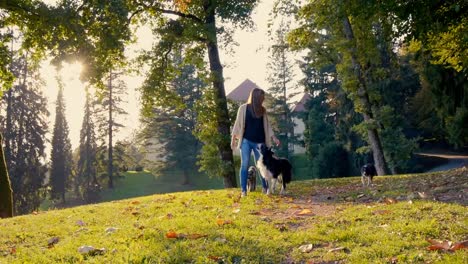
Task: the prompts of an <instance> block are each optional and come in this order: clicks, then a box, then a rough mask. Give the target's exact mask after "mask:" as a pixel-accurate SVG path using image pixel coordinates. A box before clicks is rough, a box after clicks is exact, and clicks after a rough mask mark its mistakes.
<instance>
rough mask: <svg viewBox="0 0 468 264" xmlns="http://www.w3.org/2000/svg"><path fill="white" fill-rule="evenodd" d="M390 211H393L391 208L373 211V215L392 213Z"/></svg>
mask: <svg viewBox="0 0 468 264" xmlns="http://www.w3.org/2000/svg"><path fill="white" fill-rule="evenodd" d="M390 213H391V211H390V210H376V211H373V212H372V214H373V215H385V214H390Z"/></svg>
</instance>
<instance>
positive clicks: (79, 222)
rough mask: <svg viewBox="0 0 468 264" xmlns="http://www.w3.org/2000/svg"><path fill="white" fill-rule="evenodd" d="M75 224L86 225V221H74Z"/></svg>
mask: <svg viewBox="0 0 468 264" xmlns="http://www.w3.org/2000/svg"><path fill="white" fill-rule="evenodd" d="M76 224H77V225H79V226H85V225H86V223H85V222H83V220H78V221H76Z"/></svg>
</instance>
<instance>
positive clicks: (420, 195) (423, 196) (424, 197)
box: [418, 192, 428, 199]
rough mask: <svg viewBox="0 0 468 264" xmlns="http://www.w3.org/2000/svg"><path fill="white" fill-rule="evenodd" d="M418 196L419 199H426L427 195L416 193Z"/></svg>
mask: <svg viewBox="0 0 468 264" xmlns="http://www.w3.org/2000/svg"><path fill="white" fill-rule="evenodd" d="M418 195H419V197H421V198H422V199H427V197H428V196H427V194H426V193H425V192H418Z"/></svg>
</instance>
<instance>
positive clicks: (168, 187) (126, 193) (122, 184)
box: [101, 171, 223, 201]
mask: <svg viewBox="0 0 468 264" xmlns="http://www.w3.org/2000/svg"><path fill="white" fill-rule="evenodd" d="M179 175H180V172H178V171H169V172H166V173H165V174H164V175H162V176H159V177H156V176H154V175H153V174H151V173H150V172H148V171H143V172H135V171H129V172H126V173H123V177H121V178H119V179H118V180H116V182H115V188H114V189H104V190H103V191H102V192H101V198H102V201H114V200H120V199H125V198H132V197H138V196H146V195H151V194H161V193H171V192H182V191H192V190H205V189H221V188H222V187H223V181H222V180H221V179H213V178H209V177H207V176H205V175H203V174H197V175H193V176H192V178H191V182H193V183H191V184H187V185H183V184H182V180H181V177H180V176H179Z"/></svg>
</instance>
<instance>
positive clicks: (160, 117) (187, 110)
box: [142, 53, 205, 184]
mask: <svg viewBox="0 0 468 264" xmlns="http://www.w3.org/2000/svg"><path fill="white" fill-rule="evenodd" d="M172 63H173V67H174V68H175V69H177V71H176V74H175V76H174V79H173V80H172V82H171V87H172V92H173V93H175V94H176V95H177V96H178V97H180V98H182V100H183V107H181V108H178V109H176V108H174V107H172V108H155V109H154V110H153V112H154V116H153V117H152V118H146V119H144V120H143V122H144V123H145V129H144V130H143V133H142V135H143V136H144V137H146V138H147V139H151V138H157V140H158V141H159V142H160V143H162V146H161V151H159V153H158V156H157V157H158V159H159V161H156V162H153V166H155V165H156V170H157V171H163V170H165V169H168V168H179V169H180V170H181V171H182V174H183V184H189V183H190V177H189V176H190V175H191V174H193V171H196V168H197V165H196V161H197V154H198V153H199V152H200V148H201V142H200V141H199V140H198V139H197V138H196V137H195V136H194V135H193V131H194V130H195V126H196V123H197V112H196V109H195V103H196V102H197V101H199V100H200V98H201V96H202V95H201V93H202V88H203V87H204V85H205V84H204V83H203V82H202V81H201V80H200V79H199V78H197V77H196V69H195V67H194V66H192V65H188V64H185V63H186V62H185V63H184V61H183V60H182V57H181V55H180V53H177V54H175V55H174V56H173V58H172Z"/></svg>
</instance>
